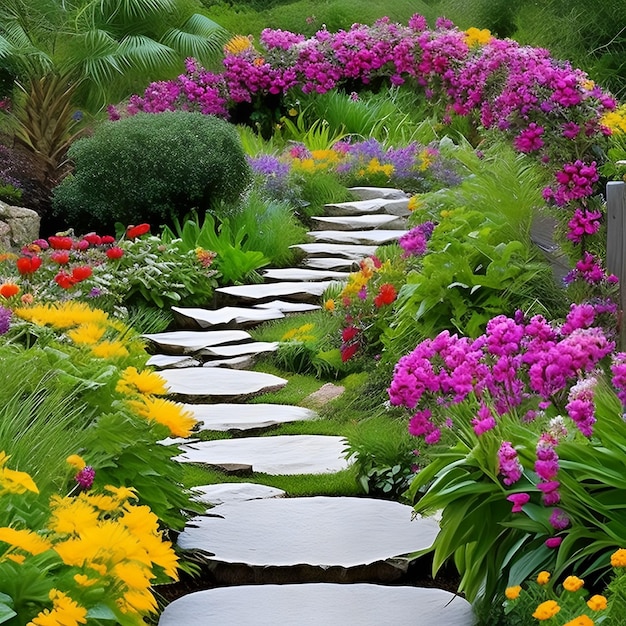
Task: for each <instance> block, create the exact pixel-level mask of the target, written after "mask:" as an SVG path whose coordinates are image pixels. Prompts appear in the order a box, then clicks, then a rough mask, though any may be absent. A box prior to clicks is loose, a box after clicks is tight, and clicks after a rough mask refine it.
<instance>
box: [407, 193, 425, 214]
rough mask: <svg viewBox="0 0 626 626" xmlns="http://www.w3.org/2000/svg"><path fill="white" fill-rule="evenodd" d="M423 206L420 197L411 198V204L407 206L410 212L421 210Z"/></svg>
mask: <svg viewBox="0 0 626 626" xmlns="http://www.w3.org/2000/svg"><path fill="white" fill-rule="evenodd" d="M421 206H422V200H421V199H420V197H419V196H411V197H410V198H409V204H408V206H407V209H409V211H415V210H416V209H419V208H420V207H421Z"/></svg>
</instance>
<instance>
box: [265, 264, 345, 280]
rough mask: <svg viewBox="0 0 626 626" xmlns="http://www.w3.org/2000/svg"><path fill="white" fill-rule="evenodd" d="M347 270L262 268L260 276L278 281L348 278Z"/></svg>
mask: <svg viewBox="0 0 626 626" xmlns="http://www.w3.org/2000/svg"><path fill="white" fill-rule="evenodd" d="M349 275H350V273H349V272H337V271H332V270H315V269H305V268H301V267H285V268H277V269H269V270H264V271H263V272H262V276H263V278H265V279H269V280H278V281H318V280H341V281H343V280H348V276H349Z"/></svg>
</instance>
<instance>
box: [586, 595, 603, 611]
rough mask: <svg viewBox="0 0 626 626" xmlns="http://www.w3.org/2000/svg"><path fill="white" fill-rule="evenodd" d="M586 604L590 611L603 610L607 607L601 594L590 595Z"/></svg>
mask: <svg viewBox="0 0 626 626" xmlns="http://www.w3.org/2000/svg"><path fill="white" fill-rule="evenodd" d="M587 606H588V607H589V608H590V609H591V610H592V611H604V609H606V607H607V600H606V598H605V597H604V596H601V595H595V596H591V598H589V600H587Z"/></svg>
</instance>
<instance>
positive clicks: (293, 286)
mask: <svg viewBox="0 0 626 626" xmlns="http://www.w3.org/2000/svg"><path fill="white" fill-rule="evenodd" d="M398 232H400V231H398ZM332 284H333V281H332V280H323V281H318V282H311V281H309V282H305V281H303V282H296V281H292V282H283V283H266V284H260V285H235V286H234V287H218V288H217V289H216V290H215V291H216V292H219V293H222V294H225V295H228V296H232V297H235V298H240V299H242V300H264V299H266V298H280V297H288V298H293V299H296V300H299V301H302V300H304V301H309V300H311V299H317V298H319V297H320V296H321V295H322V294H323V293H324V292H325V291H326V289H328V287H330V285H332Z"/></svg>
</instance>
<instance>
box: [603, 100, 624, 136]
mask: <svg viewBox="0 0 626 626" xmlns="http://www.w3.org/2000/svg"><path fill="white" fill-rule="evenodd" d="M600 123H601V124H602V125H603V126H606V127H607V128H610V129H611V130H612V131H613V132H614V133H626V105H622V106H621V107H619V108H618V109H615V110H614V111H609V112H608V113H605V114H604V115H603V116H602V118H601V120H600Z"/></svg>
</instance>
